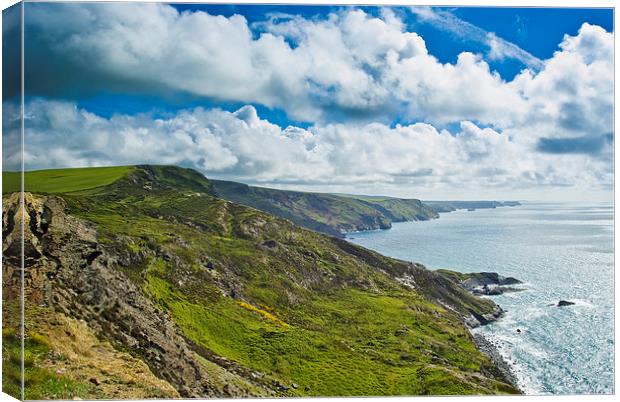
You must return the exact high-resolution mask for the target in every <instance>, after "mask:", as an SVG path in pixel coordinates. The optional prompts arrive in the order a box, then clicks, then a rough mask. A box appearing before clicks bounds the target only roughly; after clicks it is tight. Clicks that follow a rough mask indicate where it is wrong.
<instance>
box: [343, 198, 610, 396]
mask: <svg viewBox="0 0 620 402" xmlns="http://www.w3.org/2000/svg"><path fill="white" fill-rule="evenodd" d="M613 230H614V227H613V204H611V203H609V204H590V205H576V204H555V203H534V202H531V203H524V204H523V205H521V206H517V207H500V208H496V209H478V210H475V211H466V210H457V211H454V212H450V213H442V214H441V215H440V218H439V219H434V220H431V221H424V222H403V223H394V224H393V227H392V228H391V229H388V230H376V231H367V232H358V233H351V234H349V235H347V238H348V240H349V241H351V242H353V243H357V244H359V245H362V246H364V247H366V248H370V249H372V250H376V251H378V252H380V253H382V254H384V255H387V256H391V257H395V258H400V259H404V260H409V261H414V262H419V263H422V264H424V265H425V266H426V267H427V268H429V269H438V268H447V269H452V270H455V271H461V272H483V271H486V272H498V273H499V274H500V275H504V276H512V277H515V278H517V279H519V280H521V281H522V282H523V284H522V285H520V287H522V288H523V289H524V290H522V291H519V292H511V293H504V294H502V295H499V296H488V297H491V298H492V300H494V301H495V302H496V303H497V304H499V305H500V306H501V307H502V308H503V309H504V310H506V314H505V315H504V316H503V317H502V318H500V320H498V321H497V322H495V323H492V324H490V325H487V326H483V327H480V328H477V329H474V330H473V332H477V333H480V334H482V335H484V336H485V337H486V338H487V339H488V340H489V341H491V342H492V343H494V344H495V345H496V346H497V348H498V351H499V353H500V354H501V355H502V357H503V358H504V360H505V361H506V362H507V363H509V365H510V366H511V368H512V371H513V374H514V376H515V377H516V379H517V382H518V384H517V385H518V386H519V387H520V388H521V390H523V391H524V392H525V393H526V394H534V395H542V394H610V393H613V392H614V242H613V235H614V232H613ZM560 300H567V301H571V302H574V303H575V304H574V305H572V306H566V307H557V303H558V301H560ZM517 329H519V330H520V332H518V331H517Z"/></svg>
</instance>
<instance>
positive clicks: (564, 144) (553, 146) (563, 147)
mask: <svg viewBox="0 0 620 402" xmlns="http://www.w3.org/2000/svg"><path fill="white" fill-rule="evenodd" d="M613 137H614V136H613V134H611V133H610V134H605V135H602V136H597V137H590V136H584V137H576V138H541V139H540V140H539V141H538V144H537V145H536V149H537V150H538V151H540V152H544V153H548V154H584V155H591V156H595V155H599V154H600V153H601V152H602V151H603V150H604V149H605V147H606V146H608V145H612V144H613Z"/></svg>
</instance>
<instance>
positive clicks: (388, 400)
mask: <svg viewBox="0 0 620 402" xmlns="http://www.w3.org/2000/svg"><path fill="white" fill-rule="evenodd" d="M1 1H2V4H1V5H0V8H1V9H2V10H4V9H6V8H8V7H10V6H12V5H14V4H17V3H18V2H19V1H16V0H1ZM26 2H39V0H26ZM48 2H62V1H60V0H48ZM81 2H101V1H99V0H81ZM106 2H125V1H124V0H106ZM132 2H143V3H149V2H153V1H149V0H132ZM162 3H203V4H315V5H365V4H369V5H370V4H372V5H431V6H460V7H463V6H470V7H473V6H483V7H562V8H570V7H574V8H579V7H588V8H593V7H600V8H614V33H615V30H616V29H617V27H618V13H616V12H615V11H616V10H615V7H616V1H613V0H590V1H588V2H586V1H583V0H581V1H580V0H563V1H558V0H522V1H519V2H515V1H514V0H509V1H506V2H504V1H502V0H446V1H444V2H438V1H429V0H426V1H424V0H407V1H405V0H372V1H368V0H366V1H364V0H361V1H360V0H357V1H355V0H332V1H330V0H314V1H308V0H267V1H265V0H262V1H261V0H236V1H227V0H220V1H212V0H202V1H194V0H186V1H164V2H162ZM1 27H2V20H1V19H0V31H1ZM614 46H615V50H614V52H615V53H614V55H615V54H617V52H618V42H616V41H615V35H614ZM1 64H2V55H1V54H0V65H1ZM618 68H619V67H618V65H617V64H615V75H614V89H615V76H617V73H618ZM0 77H1V70H0ZM1 90H2V82H1V79H0V91H1ZM614 94H615V96H614V104H617V103H618V97H619V96H618V92H617V91H614ZM614 109H615V108H614ZM615 116H616V114H615V110H614V133H617V132H618V120H617V119H616V118H615ZM1 119H2V110H1V108H0V121H1ZM614 137H615V135H614ZM619 149H620V146H619V145H618V140H617V139H616V138H614V189H618V188H620V187H619V183H620V178H619V177H618V175H616V174H615V155H616V154H617V152H618V150H619ZM1 157H2V144H1V142H0V160H1ZM1 186H2V178H1V176H0V188H1ZM615 199H616V192H615V190H614V206H615ZM616 218H617V216H616V211H615V208H614V249H615V250H616V249H618V245H619V244H620V240H619V239H618V238H617V237H615V233H617V229H618V227H619V226H618V225H619V223H618V220H617V219H616ZM614 257H615V253H614ZM0 258H1V257H0ZM0 261H1V260H0ZM614 261H615V259H614ZM615 269H616V264H615V263H614V272H615ZM614 278H615V275H614ZM616 285H617V283H616V281H615V279H614V299H615V300H614V308H615V314H616V313H617V311H618V300H619V298H618V292H619V289H618V286H616ZM615 314H614V316H615ZM614 338H615V339H614V351H616V349H615V345H618V331H614ZM618 360H620V359H615V362H614V363H615V373H614V378H615V384H614V385H615V387H614V388H615V389H616V390H617V388H618V387H619V386H620V381H619V379H620V373H619V372H618V366H619V364H618ZM422 398H424V400H425V401H427V400H428V401H447V400H453V398H458V401H463V402H470V401H492V402H495V401H497V402H505V401H515V400H518V399H519V398H526V399H527V401H528V402H529V401H532V402H537V401H567V402H581V401H586V402H587V401H604V402H608V401H609V402H611V401H615V400H616V396H615V395H559V396H555V395H553V396H529V395H525V396H489V397H465V396H458V397H381V398H372V399H371V400H373V401H378V402H411V401H413V400H417V399H422ZM515 398H517V399H515ZM319 399H320V400H321V401H324V402H336V401H342V400H344V399H345V398H304V400H319ZM346 399H347V400H362V399H368V398H346ZM218 400H222V401H227V400H229V399H218ZM285 400H287V401H288V400H290V401H296V400H300V401H301V398H294V399H291V398H278V399H266V401H272V402H282V401H285ZM4 401H15V399H14V398H12V397H10V396H8V395H7V394H4V393H2V394H0V402H4ZM162 401H169V400H162ZM183 401H188V402H191V401H195V399H183Z"/></svg>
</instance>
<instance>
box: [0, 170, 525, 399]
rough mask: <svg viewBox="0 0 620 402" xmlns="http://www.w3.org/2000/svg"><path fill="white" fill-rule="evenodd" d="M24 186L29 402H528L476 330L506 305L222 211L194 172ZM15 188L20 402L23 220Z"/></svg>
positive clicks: (11, 241) (34, 180)
mask: <svg viewBox="0 0 620 402" xmlns="http://www.w3.org/2000/svg"><path fill="white" fill-rule="evenodd" d="M76 180H77V181H76ZM26 189H27V190H29V191H30V192H28V193H26V195H25V214H24V245H25V261H26V271H25V284H24V285H25V292H26V312H27V316H26V355H27V356H29V359H28V361H27V362H26V366H27V376H28V381H27V388H26V398H27V399H45V398H65V399H71V398H74V397H80V398H118V397H119V396H120V397H125V398H139V397H143V398H151V397H170V396H175V395H178V396H181V397H220V396H227V397H233V396H235V397H236V396H352V395H366V396H367V395H422V394H495V393H516V392H518V391H517V390H516V389H515V388H514V387H513V386H512V385H510V384H509V383H508V382H507V380H506V379H505V377H504V376H503V375H502V374H501V372H499V371H498V370H497V367H496V366H495V364H494V363H493V362H492V361H491V360H490V359H489V358H488V357H487V356H486V355H485V354H483V353H481V352H480V351H479V350H478V349H477V348H476V346H475V343H474V340H473V338H472V337H471V335H470V333H469V332H468V330H467V326H466V324H467V323H469V325H472V324H476V323H479V322H480V321H479V320H478V319H477V318H476V317H489V318H490V317H496V316H498V315H499V314H501V309H499V308H498V307H497V305H495V304H494V303H493V302H491V301H489V300H486V299H480V298H477V297H475V296H473V295H471V294H469V293H468V292H467V291H465V290H464V289H463V288H461V287H460V286H459V285H457V284H455V283H454V282H453V281H451V280H449V279H447V278H445V277H444V276H442V275H439V274H436V273H434V272H432V271H429V270H426V269H425V268H424V267H423V266H421V265H419V264H412V263H408V262H405V261H399V260H395V259H391V258H387V257H384V256H382V255H380V254H378V253H375V252H372V251H369V250H366V249H364V248H362V247H359V246H355V245H353V244H351V243H348V242H346V241H344V240H342V239H338V238H334V237H329V236H325V235H323V234H320V233H316V232H314V231H309V230H305V229H303V228H300V227H299V226H297V225H295V224H293V223H291V222H290V221H288V220H285V219H281V218H279V217H276V216H273V215H269V214H267V213H264V212H261V211H258V210H256V209H252V208H248V207H246V206H243V205H239V204H235V203H231V202H228V201H226V200H223V199H221V198H218V197H217V196H216V192H215V191H214V189H213V185H212V183H211V182H210V181H209V180H207V179H206V178H204V177H203V176H202V175H200V174H199V173H197V172H195V171H192V170H189V169H181V168H176V167H161V166H137V167H126V168H123V169H116V170H114V169H108V170H97V169H83V170H81V169H70V170H67V171H64V172H63V171H55V172H53V173H50V171H42V172H31V173H28V174H27V175H26ZM4 190H5V194H4V197H3V207H4V208H3V232H4V234H5V235H4V237H3V253H4V261H5V263H4V265H3V298H4V304H3V306H4V309H3V318H4V319H5V321H4V322H5V328H4V330H3V340H4V342H5V345H8V346H7V349H5V352H6V353H8V354H9V356H8V358H7V359H6V360H5V362H7V364H4V365H3V370H4V372H5V376H4V378H5V379H6V383H5V389H6V390H7V391H12V392H13V394H16V392H17V391H16V390H18V388H17V385H16V382H17V381H18V379H19V376H17V375H16V374H15V370H16V369H17V367H16V365H17V363H18V362H19V360H18V359H17V350H18V349H17V346H16V345H17V344H18V340H19V336H18V335H19V334H18V332H16V331H15V328H16V322H15V315H14V314H11V313H15V312H16V311H17V310H18V308H19V304H18V297H17V295H18V288H19V278H20V272H19V269H18V267H19V260H20V259H19V255H18V254H17V251H19V237H20V236H19V234H20V233H19V228H20V220H21V216H22V215H21V210H20V205H19V194H17V193H13V194H9V193H10V192H11V191H12V190H14V189H12V188H9V187H5V189H4ZM62 334H65V335H62ZM67 334H69V335H67ZM61 335H62V336H64V338H62V336H61ZM63 339H64V341H63ZM77 339H82V340H84V341H85V342H86V341H87V343H86V344H89V345H91V346H92V347H90V348H80V347H79V346H77V345H78V341H77ZM93 350H95V351H96V352H93ZM121 362H122V363H123V364H122V365H121V364H120V363H121ZM115 363H118V364H115ZM110 366H112V367H117V369H112V368H111V367H110ZM80 367H88V369H87V370H85V369H80ZM118 367H122V369H119V368H118Z"/></svg>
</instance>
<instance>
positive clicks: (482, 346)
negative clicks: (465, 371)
mask: <svg viewBox="0 0 620 402" xmlns="http://www.w3.org/2000/svg"><path fill="white" fill-rule="evenodd" d="M469 333H470V334H471V336H472V339H473V340H474V343H475V344H476V347H477V348H478V350H479V351H481V352H482V353H484V354H486V355H487V356H489V358H490V359H491V361H493V363H494V364H495V367H497V369H498V374H499V375H500V376H501V377H502V379H503V380H505V381H506V382H508V383H510V384H511V385H512V386H513V387H515V388H516V389H518V390H519V392H520V393H521V394H523V395H525V392H524V391H523V389H522V388H520V387H519V384H518V381H517V376H516V375H515V374H514V373H513V371H512V368H511V367H510V365H509V364H508V362H507V361H506V360H504V358H503V357H502V355H501V353H500V352H499V350H498V349H497V346H495V345H494V344H493V343H492V342H491V341H490V340H488V339H487V338H486V337H485V336H484V335H482V334H479V333H474V332H472V331H471V329H470V330H469Z"/></svg>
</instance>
